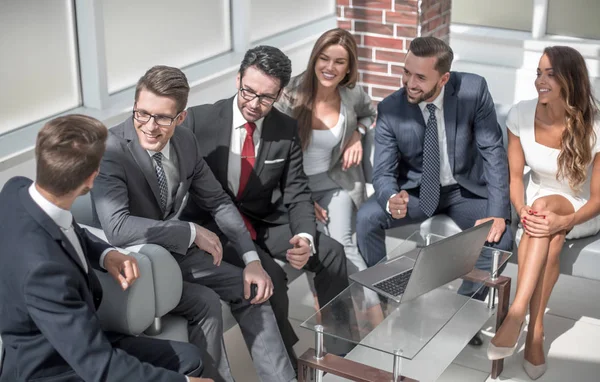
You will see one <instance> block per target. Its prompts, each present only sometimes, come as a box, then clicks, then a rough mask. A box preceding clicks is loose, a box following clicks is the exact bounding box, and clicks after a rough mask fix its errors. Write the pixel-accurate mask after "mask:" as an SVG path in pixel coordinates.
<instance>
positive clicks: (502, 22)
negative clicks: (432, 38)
mask: <svg viewBox="0 0 600 382" xmlns="http://www.w3.org/2000/svg"><path fill="white" fill-rule="evenodd" d="M565 1H570V0H565ZM590 1H596V0H590ZM532 20H533V0H503V1H501V2H498V1H496V0H452V22H453V23H460V24H469V25H479V26H484V27H493V28H504V29H514V30H522V31H528V32H529V31H531V23H532Z"/></svg>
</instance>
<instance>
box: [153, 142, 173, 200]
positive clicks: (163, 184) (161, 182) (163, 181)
mask: <svg viewBox="0 0 600 382" xmlns="http://www.w3.org/2000/svg"><path fill="white" fill-rule="evenodd" d="M152 158H154V160H155V161H156V166H155V167H154V169H155V170H156V177H157V178H158V189H159V190H160V207H161V208H162V210H163V211H166V210H167V192H169V186H168V185H167V176H166V174H165V169H164V168H163V165H162V159H163V155H162V153H156V154H154V155H152Z"/></svg>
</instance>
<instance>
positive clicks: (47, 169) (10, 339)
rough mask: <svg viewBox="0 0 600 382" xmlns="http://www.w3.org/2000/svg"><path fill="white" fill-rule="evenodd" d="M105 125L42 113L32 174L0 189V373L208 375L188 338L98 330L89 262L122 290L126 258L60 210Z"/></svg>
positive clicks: (61, 380) (85, 175) (92, 169)
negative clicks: (0, 359) (0, 357)
mask: <svg viewBox="0 0 600 382" xmlns="http://www.w3.org/2000/svg"><path fill="white" fill-rule="evenodd" d="M106 136H107V130H106V127H105V126H104V125H103V124H102V123H100V122H99V121H97V120H95V119H93V118H90V117H86V116H83V115H69V116H65V117H59V118H56V119H54V120H52V121H50V122H48V123H47V124H46V125H45V126H44V127H43V128H42V130H41V131H40V133H39V134H38V138H37V142H36V149H35V153H36V165H37V174H36V175H37V178H36V182H35V183H34V182H32V181H31V180H29V179H27V178H24V177H15V178H12V179H10V180H9V181H8V182H7V183H6V185H5V186H4V188H3V189H2V192H1V193H0V216H2V220H1V221H0V246H1V247H2V251H1V252H0V317H1V319H0V335H1V336H2V340H3V341H4V347H5V349H6V356H5V359H4V363H3V368H2V373H1V374H0V381H2V382H4V381H6V382H9V381H10V382H13V381H33V380H36V381H42V380H43V381H50V380H52V381H56V382H75V381H163V382H169V381H182V382H183V381H185V380H186V379H187V381H188V382H201V381H211V380H208V379H203V378H192V377H189V378H188V377H186V376H185V375H184V374H188V375H190V376H191V375H199V373H200V372H201V371H202V362H201V360H200V357H201V354H200V351H199V350H198V348H196V347H195V346H194V345H192V344H188V343H181V342H175V341H163V340H157V339H152V338H144V337H139V338H138V337H131V336H125V335H121V334H117V333H104V332H103V331H102V330H101V328H100V322H99V321H98V315H97V314H96V309H97V308H98V306H100V302H101V301H102V288H101V286H100V282H99V280H98V278H97V277H96V274H95V273H94V271H93V270H92V267H94V268H97V269H99V270H103V271H108V272H109V273H110V274H111V275H112V276H113V277H114V278H115V279H116V281H117V282H118V283H119V284H120V285H121V287H122V288H123V289H124V290H125V289H127V288H128V287H129V286H130V285H131V284H132V283H133V282H134V281H135V279H136V278H137V277H139V270H138V268H137V263H136V261H135V258H133V257H130V256H126V255H123V254H121V253H119V252H117V251H116V250H114V248H112V247H111V246H110V245H108V244H106V243H105V242H102V241H100V240H99V239H98V238H96V237H94V236H93V235H91V234H89V233H87V232H86V231H85V230H83V229H81V228H80V227H79V226H78V225H77V223H76V222H75V221H74V220H73V216H72V215H71V213H70V212H69V209H70V208H71V205H72V204H73V202H74V201H75V199H76V198H77V197H78V196H79V195H82V194H84V193H86V192H88V191H89V190H90V189H91V188H92V185H93V182H94V178H95V177H96V175H97V174H98V167H99V165H100V159H101V158H102V154H103V152H104V148H105V141H106Z"/></svg>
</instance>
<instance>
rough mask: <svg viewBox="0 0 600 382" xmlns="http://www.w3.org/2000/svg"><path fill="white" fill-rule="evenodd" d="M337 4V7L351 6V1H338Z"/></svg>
mask: <svg viewBox="0 0 600 382" xmlns="http://www.w3.org/2000/svg"><path fill="white" fill-rule="evenodd" d="M336 3H337V5H345V6H350V0H337V1H336Z"/></svg>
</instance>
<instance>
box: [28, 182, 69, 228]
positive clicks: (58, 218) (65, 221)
mask: <svg viewBox="0 0 600 382" xmlns="http://www.w3.org/2000/svg"><path fill="white" fill-rule="evenodd" d="M29 195H31V198H32V199H33V201H34V202H35V203H36V204H37V205H38V206H40V208H41V209H42V210H43V211H44V212H45V213H46V214H47V215H48V216H50V219H52V221H54V222H55V223H56V225H58V226H59V227H60V228H62V229H64V230H67V229H69V228H70V227H71V224H73V215H72V214H71V212H69V211H67V210H63V209H62V208H60V207H58V206H57V205H55V204H52V202H51V201H49V200H48V199H46V198H45V197H44V196H43V195H42V194H40V192H39V191H38V190H37V188H35V183H32V184H31V186H29Z"/></svg>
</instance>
